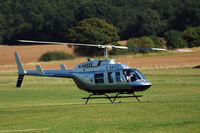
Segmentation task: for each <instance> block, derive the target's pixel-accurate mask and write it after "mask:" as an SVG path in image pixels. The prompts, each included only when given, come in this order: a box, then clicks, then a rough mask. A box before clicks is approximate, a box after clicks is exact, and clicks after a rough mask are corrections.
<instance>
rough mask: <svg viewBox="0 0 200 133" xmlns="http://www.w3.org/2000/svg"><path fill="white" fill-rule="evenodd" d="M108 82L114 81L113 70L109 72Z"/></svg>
mask: <svg viewBox="0 0 200 133" xmlns="http://www.w3.org/2000/svg"><path fill="white" fill-rule="evenodd" d="M108 83H113V78H112V72H109V73H108Z"/></svg>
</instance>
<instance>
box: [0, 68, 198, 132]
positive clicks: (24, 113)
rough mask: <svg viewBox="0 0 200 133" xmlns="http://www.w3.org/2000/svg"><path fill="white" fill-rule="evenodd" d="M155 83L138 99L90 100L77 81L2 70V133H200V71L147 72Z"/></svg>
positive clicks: (0, 80)
mask: <svg viewBox="0 0 200 133" xmlns="http://www.w3.org/2000/svg"><path fill="white" fill-rule="evenodd" d="M142 72H143V73H144V74H145V75H146V77H147V78H148V79H149V81H151V82H152V84H153V86H152V87H151V88H150V89H149V90H147V91H145V92H142V93H140V94H143V95H144V96H143V98H141V101H142V102H141V103H138V102H137V100H136V99H120V100H118V101H117V102H119V101H121V103H114V104H111V103H109V101H108V100H105V99H102V100H91V101H89V104H88V105H85V104H84V102H85V101H84V100H82V99H81V97H86V96H88V93H86V92H83V91H81V90H79V89H78V88H77V87H76V86H75V84H74V83H73V82H72V80H71V79H61V78H42V77H30V76H27V77H25V80H24V82H23V85H22V87H21V88H15V84H16V80H17V75H16V74H15V73H13V72H1V73H0V133H7V132H13V133H14V132H15V133H17V132H28V133H29V132H41V133H66V132H67V133H85V132H87V133H88V132H89V133H108V132H112V133H132V132H137V133H138V132H139V133H145V132H146V133H147V132H153V133H155V132H156V133H158V132H159V133H160V132H163V133H177V132H184V133H199V132H200V82H199V81H200V69H192V68H176V69H153V70H143V71H142Z"/></svg>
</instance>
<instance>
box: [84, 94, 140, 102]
mask: <svg viewBox="0 0 200 133" xmlns="http://www.w3.org/2000/svg"><path fill="white" fill-rule="evenodd" d="M120 94H130V95H132V96H119V95H120ZM97 95H104V96H105V97H91V96H97ZM142 96H143V95H135V94H134V93H117V94H116V95H115V96H111V97H110V96H108V95H107V94H106V93H92V94H90V95H89V96H88V97H83V98H82V99H87V100H86V102H85V104H87V103H88V101H89V100H90V99H101V98H107V99H108V100H109V101H110V102H111V103H114V102H115V100H116V99H117V98H131V97H135V98H136V99H137V100H138V102H140V100H139V98H138V97H142ZM112 99H113V100H112Z"/></svg>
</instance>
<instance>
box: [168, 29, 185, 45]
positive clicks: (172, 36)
mask: <svg viewBox="0 0 200 133" xmlns="http://www.w3.org/2000/svg"><path fill="white" fill-rule="evenodd" d="M164 38H165V40H166V41H167V47H168V48H181V47H185V46H186V45H185V43H184V41H183V34H182V32H180V31H177V30H169V31H167V32H165V33H164Z"/></svg>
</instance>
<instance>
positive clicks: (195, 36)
mask: <svg viewBox="0 0 200 133" xmlns="http://www.w3.org/2000/svg"><path fill="white" fill-rule="evenodd" d="M183 36H184V39H185V40H186V41H187V43H188V46H189V47H194V46H200V26H198V27H191V28H188V29H186V30H185V31H184V32H183Z"/></svg>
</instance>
